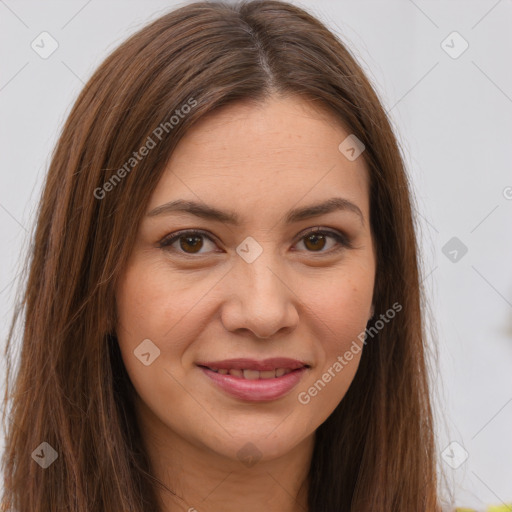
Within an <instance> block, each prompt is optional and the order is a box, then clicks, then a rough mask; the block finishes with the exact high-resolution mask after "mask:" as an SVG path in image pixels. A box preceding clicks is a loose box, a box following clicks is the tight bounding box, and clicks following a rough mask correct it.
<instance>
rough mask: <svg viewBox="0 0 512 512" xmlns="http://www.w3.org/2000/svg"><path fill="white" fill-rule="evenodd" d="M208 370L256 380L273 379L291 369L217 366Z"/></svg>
mask: <svg viewBox="0 0 512 512" xmlns="http://www.w3.org/2000/svg"><path fill="white" fill-rule="evenodd" d="M210 370H212V371H214V372H216V373H220V374H221V375H228V374H229V375H233V377H240V378H244V379H248V380H257V379H274V378H276V377H282V376H283V375H286V374H288V373H290V372H292V371H293V370H290V368H276V369H275V370H264V371H261V372H260V371H258V370H247V369H246V370H235V369H230V370H226V369H225V368H219V369H218V370H216V369H214V368H210Z"/></svg>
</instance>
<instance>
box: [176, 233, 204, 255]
mask: <svg viewBox="0 0 512 512" xmlns="http://www.w3.org/2000/svg"><path fill="white" fill-rule="evenodd" d="M179 240H180V248H181V249H183V250H184V251H185V252H189V250H190V252H192V253H196V252H197V251H199V250H201V247H202V246H203V241H202V240H201V237H200V236H197V235H186V236H180V238H179Z"/></svg>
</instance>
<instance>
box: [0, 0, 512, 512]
mask: <svg viewBox="0 0 512 512" xmlns="http://www.w3.org/2000/svg"><path fill="white" fill-rule="evenodd" d="M294 3H296V4H297V5H300V6H302V7H305V8H306V9H308V10H310V12H312V13H313V14H315V15H317V16H318V17H319V18H320V19H322V20H323V21H324V22H325V23H327V24H328V26H329V27H330V28H331V29H332V30H333V31H335V32H336V33H337V34H338V35H339V36H340V37H341V38H342V40H343V41H344V42H345V43H347V44H348V45H349V46H350V48H351V49H352V51H353V52H354V54H355V55H356V57H357V58H358V60H359V62H360V63H361V65H362V66H363V68H364V69H365V71H366V72H367V73H368V75H369V77H370V79H371V81H372V83H373V84H374V87H375V88H376V90H377V92H378V94H379V96H380V97H381V98H382V101H383V103H384V105H385V108H386V109H387V110H389V115H390V117H391V119H392V122H393V124H394V126H395V127H396V133H397V136H398V138H399V140H400V144H401V146H402V148H403V152H404V155H405V158H406V162H407V165H408V169H409V172H410V174H411V177H412V180H413V185H414V189H415V194H416V197H417V206H418V214H419V220H420V223H421V231H420V233H419V235H420V238H421V243H422V247H423V249H422V251H423V258H424V269H423V276H424V283H425V284H426V286H427V289H428V294H429V297H430V302H431V307H432V313H433V314H432V317H433V319H434V320H433V321H434V322H435V327H436V329H437V335H436V336H435V337H436V338H438V344H439V374H438V375H435V376H434V380H435V382H436V383H437V384H439V386H438V395H439V399H438V401H437V405H436V415H437V417H438V419H439V420H440V422H439V427H438V429H439V436H440V440H439V452H440V453H441V452H442V451H443V450H444V449H445V448H446V447H447V445H449V443H450V442H452V441H456V442H457V443H459V444H460V445H461V447H463V448H464V449H465V450H466V451H467V452H468V454H469V457H468V459H467V460H466V461H465V462H464V463H463V464H462V465H461V466H460V467H458V468H457V469H452V468H451V467H450V466H449V465H448V464H447V463H446V462H445V461H444V459H443V458H442V457H440V466H441V467H443V469H444V470H445V471H446V472H447V475H448V477H449V479H450V487H451V488H452V489H453V492H454V494H455V497H456V501H457V503H458V504H463V505H467V506H473V507H475V508H477V509H479V510H485V507H486V505H487V504H491V503H494V504H499V503H501V502H512V265H511V263H512V241H511V235H512V229H511V220H512V172H511V164H512V157H511V148H512V144H511V136H512V99H511V98H512V71H511V69H512V68H511V64H512V59H511V55H512V36H511V32H512V30H511V29H512V1H511V0H499V1H496V0H489V1H487V0H485V1H483V0H480V1H444V2H441V1H433V0H428V1H427V0H415V1H411V0H394V1H387V2H382V1H355V0H354V1H345V0H338V1H335V0H330V1H329V0H323V1H312V0H308V1H306V0H303V1H301V2H294ZM175 5H178V4H177V3H176V2H172V1H163V0H152V1H144V2H143V1H142V0H137V1H123V2H121V1H100V0H91V1H88V2H87V1H70V0H66V1H60V2H57V1H46V2H37V1H34V0H32V1H22V0H18V1H16V0H0V48H1V56H0V115H1V125H0V129H1V133H0V157H1V171H0V227H1V240H2V250H1V251H0V307H1V314H2V320H1V338H2V342H3V340H4V339H5V335H6V334H7V325H8V322H9V320H10V316H11V314H12V307H13V299H14V292H15V285H16V275H17V272H18V270H19V260H20V251H22V250H23V249H24V248H25V247H26V246H27V245H28V243H29V240H28V233H29V231H30V226H31V225H32V223H33V221H34V209H35V205H36V201H37V199H38V195H39V192H40V189H41V185H42V182H43V179H44V175H45V172H46V169H47V165H48V163H49V160H50V155H51V151H52V149H53V146H54V144H55V142H56V139H57V136H58V133H59V130H60V128H61V126H62V123H63V121H64V120H65V118H66V116H67V114H68V113H69V111H70V108H71V105H72V102H73V101H74V99H75V98H76V96H77V94H78V92H79V91H80V89H81V88H82V87H83V84H84V83H85V81H86V80H87V79H88V78H89V77H90V75H91V73H92V72H93V70H94V69H95V68H96V67H97V66H98V65H99V64H100V63H101V61H102V60H103V59H104V57H105V56H106V55H107V54H108V53H109V52H110V51H111V50H112V49H114V48H115V47H116V46H117V45H118V44H119V43H121V42H122V41H123V40H124V39H125V38H126V37H127V36H128V35H130V34H131V33H133V32H134V31H136V30H138V29H139V28H141V27H142V26H143V25H144V24H146V23H147V22H148V21H149V20H151V19H154V18H156V17H157V16H159V15H160V14H163V13H164V12H166V11H168V10H170V9H172V8H173V7H174V6H175ZM180 5H181V4H180ZM43 31H47V32H49V33H50V34H51V35H52V37H53V38H55V39H56V40H57V42H58V44H59V47H58V49H57V50H56V51H55V53H53V54H52V55H51V56H50V57H49V58H48V59H42V58H41V57H40V56H39V55H38V54H37V53H36V52H35V51H34V50H32V48H31V42H32V41H33V40H34V39H36V38H37V37H38V36H39V34H40V33H41V32H43ZM453 31H457V32H458V33H459V34H460V35H461V36H462V37H463V38H464V40H466V41H467V42H468V44H469V48H468V49H467V50H466V51H465V52H464V53H462V55H460V56H459V57H458V58H452V57H451V56H450V55H449V54H448V53H447V52H446V51H445V49H444V48H446V46H451V47H452V49H451V50H449V48H446V49H447V50H449V51H451V52H457V51H458V50H459V49H461V48H462V46H461V44H462V43H461V40H457V38H456V37H455V39H454V37H453V36H451V37H450V38H448V39H446V38H447V37H448V36H449V35H450V34H451V33H452V32H453ZM445 40H446V42H445V43H443V41H445ZM443 47H444V48H443ZM452 237H457V238H458V239H459V240H460V241H461V242H462V243H463V244H464V245H465V246H466V247H467V248H468V252H467V253H466V254H465V255H464V256H463V257H460V254H461V253H460V251H459V253H458V256H457V257H458V261H456V262H453V261H451V260H450V259H449V258H448V257H447V256H445V254H444V253H443V247H444V246H445V244H446V243H447V242H448V241H449V240H450V239H451V238H452ZM449 250H452V248H450V247H448V249H445V252H448V251H449ZM453 255H454V253H452V257H453ZM63 272H65V269H63ZM3 371H4V370H3V368H2V367H1V366H0V377H1V378H2V379H3ZM2 385H3V381H2ZM34 407H37V404H34ZM457 450H460V448H457V447H456V448H455V450H454V452H452V453H450V452H445V454H446V453H447V454H448V455H451V458H450V457H448V460H454V458H457V457H458V456H459V455H458V452H457Z"/></svg>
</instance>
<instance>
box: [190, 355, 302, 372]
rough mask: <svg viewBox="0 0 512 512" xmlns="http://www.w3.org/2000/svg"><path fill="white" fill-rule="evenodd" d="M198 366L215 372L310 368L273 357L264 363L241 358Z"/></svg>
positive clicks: (201, 363) (295, 361)
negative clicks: (223, 370)
mask: <svg viewBox="0 0 512 512" xmlns="http://www.w3.org/2000/svg"><path fill="white" fill-rule="evenodd" d="M196 364H197V365H198V366H208V367H209V368H213V369H214V370H221V369H225V370H258V371H260V372H262V371H265V370H274V369H275V368H286V369H289V370H296V369H298V368H303V367H304V366H309V365H308V364H307V363H304V362H302V361H298V360H297V359H290V358H288V357H273V358H270V359H265V360H263V361H257V360H256V359H249V358H244V357H241V358H237V359H224V360H223V361H199V362H197V363H196Z"/></svg>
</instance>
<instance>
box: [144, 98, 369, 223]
mask: <svg viewBox="0 0 512 512" xmlns="http://www.w3.org/2000/svg"><path fill="white" fill-rule="evenodd" d="M349 135H350V131H349V130H348V129H347V128H346V127H344V126H343V124H342V123H341V122H340V121H339V120H338V119H337V118H336V117H335V116H334V115H333V114H331V113H330V112H328V111H326V110H324V109H321V108H318V107H316V106H315V107H314V106H312V105H311V103H310V102H307V101H305V100H303V99H300V98H298V97H287V98H282V97H281V98H277V97H271V98H269V99H267V100H265V101H264V102H262V103H258V104H255V103H252V102H251V103H249V102H244V103H241V102H239V103H234V104H229V105H227V106H224V107H222V108H221V109H219V110H216V111H215V112H213V113H211V114H209V115H207V116H205V117H204V118H202V119H201V120H200V121H199V122H198V123H196V124H195V125H194V126H193V127H192V128H191V129H190V130H189V131H188V132H187V133H186V134H185V136H184V137H183V138H182V139H181V140H180V142H179V143H178V145H177V147H176V148H175V150H174V152H173V154H172V155H171V158H170V160H169V161H168V163H167V166H166V169H165V171H164V173H163V176H162V178H161V180H160V182H159V183H158V186H157V188H156V189H155V191H154V194H153V196H152V198H151V201H150V205H149V209H152V208H154V207H156V206H158V205H160V204H162V203H165V202H168V201H171V200H174V199H188V200H194V201H204V202H207V203H208V204H213V205H216V206H219V207H222V208H225V207H227V206H229V209H230V210H236V211H239V212H242V217H243V216H244V212H247V214H248V215H249V214H254V212H255V211H260V212H262V213H263V211H277V210H279V211H281V210H283V209H284V210H288V209H291V208H292V207H293V206H296V205H297V204H302V203H311V202H315V201H318V200H325V199H327V198H330V197H332V196H334V195H339V196H342V197H344V198H346V199H347V200H349V201H352V202H355V203H356V204H358V206H359V208H360V209H361V210H362V211H363V213H364V215H365V217H366V216H367V212H368V208H369V204H368V171H367V167H366V163H365V161H364V158H363V157H362V156H360V157H358V158H356V159H355V160H353V161H350V160H348V159H347V158H346V157H345V156H344V155H343V154H342V153H341V152H340V150H339V148H338V147H339V145H340V144H341V143H342V142H343V141H344V140H345V139H346V138H347V137H348V136H349ZM365 212H366V213H365Z"/></svg>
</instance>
